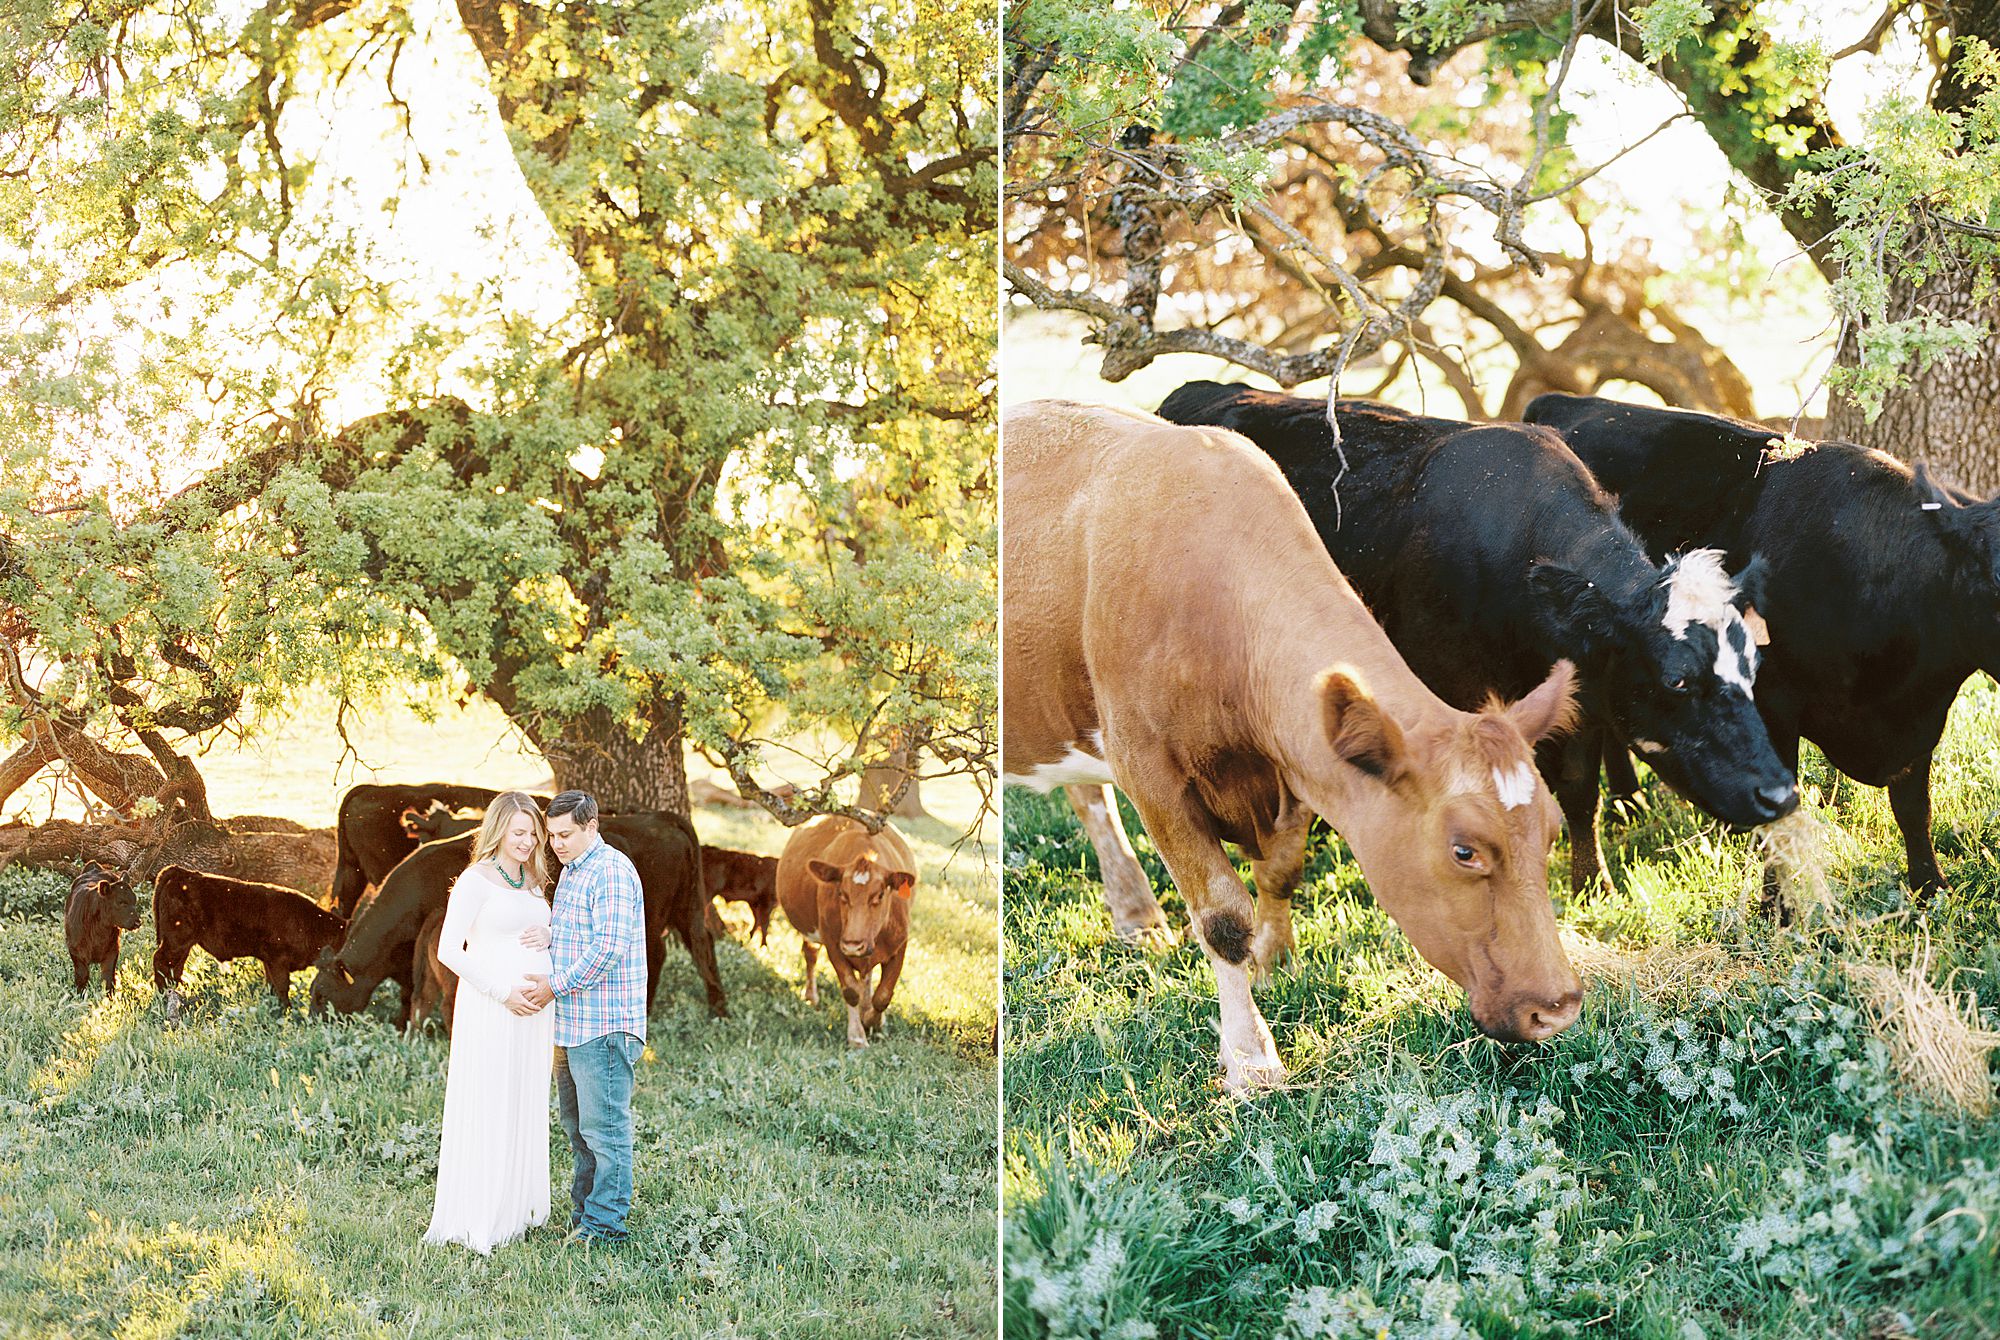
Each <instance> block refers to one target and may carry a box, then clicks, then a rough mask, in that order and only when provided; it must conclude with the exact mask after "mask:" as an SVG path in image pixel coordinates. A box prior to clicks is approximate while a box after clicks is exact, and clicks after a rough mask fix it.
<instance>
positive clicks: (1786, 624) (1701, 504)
mask: <svg viewBox="0 0 2000 1340" xmlns="http://www.w3.org/2000/svg"><path fill="white" fill-rule="evenodd" d="M1527 415H1528V418H1529V419H1531V420H1532V421H1534V422H1536V423H1542V424H1547V425H1549V426H1550V427H1552V428H1554V429H1556V430H1557V431H1558V432H1560V433H1561V434H1562V435H1563V438H1564V440H1565V441H1567V442H1568V443H1569V445H1570V448H1571V449H1572V450H1574V451H1575V452H1576V454H1577V455H1578V456H1579V457H1581V458H1582V460H1583V462H1584V464H1586V465H1588V466H1589V467H1590V468H1591V470H1592V472H1594V473H1595V474H1596V475H1597V477H1598V479H1599V480H1600V481H1601V482H1602V483H1603V485H1604V487H1605V488H1606V489H1608V490H1610V491H1611V492H1612V493H1613V494H1615V495H1617V498H1618V511H1619V515H1620V516H1621V517H1623V518H1624V520H1625V523H1626V524H1627V525H1629V526H1631V527H1632V529H1633V530H1635V531H1636V532H1638V534H1639V537H1640V539H1641V540H1643V541H1644V542H1645V544H1646V546H1647V548H1649V549H1651V550H1653V551H1654V552H1656V553H1664V552H1671V551H1673V550H1677V549H1682V548H1686V547H1688V546H1690V545H1709V546H1712V547H1714V548H1717V549H1720V550H1722V551H1724V552H1725V553H1727V554H1729V555H1730V556H1731V557H1732V558H1733V559H1736V560H1739V561H1740V560H1741V558H1742V556H1744V555H1747V554H1750V553H1753V552H1754V553H1758V554H1761V555H1763V557H1764V559H1765V560H1766V562H1767V563H1768V564H1769V573H1768V575H1767V576H1766V578H1765V582H1764V600H1763V603H1762V604H1761V605H1760V606H1759V608H1760V609H1761V610H1762V611H1763V614H1764V619H1765V621H1766V623H1767V624H1768V625H1769V627H1770V646H1769V647H1767V648H1766V649H1765V651H1764V659H1763V666H1762V668H1761V669H1760V671H1759V673H1758V676H1757V708H1758V710H1759V711H1760V712H1761V713H1762V714H1763V717H1764V721H1765V724H1766V725H1767V726H1768V727H1769V729H1770V734H1771V740H1772V743H1773V744H1774V745H1775V746H1776V747H1777V750H1778V755H1779V757H1780V758H1781V759H1783V760H1784V762H1785V764H1786V765H1787V766H1788V767H1791V768H1796V767H1797V764H1798V751H1799V740H1800V739H1801V738H1803V739H1807V740H1811V741H1812V742H1813V743H1814V744H1816V745H1818V746H1819V747H1820V749H1821V750H1822V751H1823V752H1824V753H1825V754H1826V757H1827V761H1828V762H1830V763H1832V764H1833V766H1834V767H1836V768H1838V769H1839V770H1840V771H1842V772H1844V773H1846V774H1847V775H1848V776H1849V777H1852V778H1854V779H1855V780H1856V781H1858V782H1862V783H1865V784H1867V785H1869V786H1886V787H1887V788H1888V789H1889V806H1890V808H1891V809H1892V810H1893V811H1894V813H1895V816H1896V824H1897V827H1898V828H1900V829H1901V830H1902V834H1903V845H1904V851H1905V855H1906V858H1907V861H1908V872H1909V880H1910V886H1911V887H1912V889H1914V890H1916V891H1918V892H1919V893H1929V892H1933V891H1936V890H1940V889H1942V888H1944V887H1945V883H1944V876H1943V875H1942V873H1941V872H1940V871H1939V869H1938V862H1937V851H1936V849H1935V847H1934V846H1933V845H1932V841H1931V793H1930V775H1931V755H1932V753H1933V752H1934V751H1935V750H1936V748H1937V743H1938V739H1939V737H1940V736H1941V735H1942V734H1943V733H1944V725H1945V717H1946V715H1947V714H1948V713H1949V712H1950V711H1951V704H1952V701H1953V700H1954V699H1955V698H1956V697H1957V696H1958V690H1959V686H1960V685H1961V684H1963V683H1964V682H1965V679H1966V677H1967V676H1968V675H1970V674H1972V673H1973V672H1974V671H1975V670H1985V671H1986V672H1987V673H1988V674H1994V673H1996V672H2000V500H1991V501H1984V502H1982V501H1980V500H1978V499H1976V498H1974V497H1972V496H1971V495H1969V494H1967V493H1965V492H1963V491H1961V490H1958V489H1955V488H1947V487H1942V486H1940V485H1939V484H1937V483H1936V482H1935V481H1933V480H1932V479H1931V478H1930V477H1929V476H1928V475H1926V474H1925V472H1924V470H1923V468H1922V467H1921V466H1919V467H1917V468H1916V469H1915V470H1914V471H1913V470H1912V469H1911V468H1910V467H1909V466H1906V465H1904V464H1903V463H1902V462H1901V461H1899V460H1896V459H1895V458H1894V457H1892V456H1888V455H1885V454H1883V453H1882V452H1879V451H1873V450H1870V449H1868V448H1865V447H1858V446H1854V445H1852V444H1851V443H1846V442H1822V443H1818V444H1812V445H1808V446H1806V447H1805V448H1804V449H1802V450H1801V449H1797V448H1777V449H1773V444H1774V442H1776V440H1777V439H1778V438H1779V437H1780V436H1781V434H1779V433H1778V432H1777V431H1776V430H1774V429H1770V428H1765V427H1763V426H1761V425H1758V424H1750V423H1740V422H1737V421H1736V420H1733V419H1724V418H1718V417H1716V416H1714V415H1709V414H1696V413H1691V412H1689V411H1686V410H1673V409H1658V408H1653V407H1649V406H1644V405H1626V404H1621V403H1619V402H1618V401H1615V400H1605V399H1602V398H1601V397H1597V396H1571V395H1544V396H1540V397H1537V398H1536V399H1535V400H1534V401H1533V402H1531V403H1530V404H1529V406H1528V411H1527Z"/></svg>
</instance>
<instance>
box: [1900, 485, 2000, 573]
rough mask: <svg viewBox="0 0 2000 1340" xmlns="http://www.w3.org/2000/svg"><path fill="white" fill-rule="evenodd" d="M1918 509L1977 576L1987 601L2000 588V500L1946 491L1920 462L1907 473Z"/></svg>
mask: <svg viewBox="0 0 2000 1340" xmlns="http://www.w3.org/2000/svg"><path fill="white" fill-rule="evenodd" d="M1910 488H1911V489H1912V491H1914V492H1915V493H1916V495H1917V506H1918V507H1919V508H1920V509H1921V510H1922V511H1925V512H1928V513H1929V514H1930V516H1931V519H1932V521H1933V523H1934V524H1935V525H1936V526H1937V527H1938V530H1939V531H1940V532H1941V533H1942V534H1943V536H1944V540H1945V543H1946V545H1948V546H1949V547H1950V548H1951V549H1952V551H1953V552H1955V553H1956V554H1958V555H1959V558H1960V561H1961V562H1964V563H1966V564H1967V565H1968V566H1970V567H1971V568H1972V570H1973V571H1974V572H1975V573H1977V574H1978V579H1979V581H1980V583H1981V584H1982V585H1983V586H1984V587H1985V589H1986V591H1987V593H1988V596H1989V598H1990V597H1991V594H1992V592H1993V591H1994V590H1995V589H1996V588H2000V498H1995V499H1992V500H1991V501H1988V502H1976V501H1971V500H1969V499H1967V498H1965V497H1964V496H1962V495H1960V494H1959V493H1957V492H1955V491H1954V490H1951V489H1948V488H1945V487H1944V486H1943V485H1941V484H1939V483H1938V482H1937V481H1936V480H1935V479H1932V478H1931V472H1930V471H1929V470H1927V469H1926V468H1924V465H1923V463H1922V462H1918V464H1917V465H1916V467H1915V468H1914V469H1913V470H1912V471H1911V472H1910Z"/></svg>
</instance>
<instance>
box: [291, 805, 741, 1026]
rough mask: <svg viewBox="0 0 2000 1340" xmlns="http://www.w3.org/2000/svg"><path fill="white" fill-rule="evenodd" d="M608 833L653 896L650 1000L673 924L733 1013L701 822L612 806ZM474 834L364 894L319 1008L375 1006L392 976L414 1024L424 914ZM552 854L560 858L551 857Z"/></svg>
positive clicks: (717, 999)
mask: <svg viewBox="0 0 2000 1340" xmlns="http://www.w3.org/2000/svg"><path fill="white" fill-rule="evenodd" d="M598 831H599V832H600V833H602V834H603V837H604V840H605V841H606V842H609V843H610V844H611V845H612V846H614V847H616V848H618V850H620V851H622V852H624V853H625V854H626V855H627V856H629V857H631V858H632V864H633V865H634V866H636V867H637V868H638V871H639V883H640V886H641V888H642V889H643V890H644V892H645V900H646V1004H647V1008H648V1009H650V1008H651V1007H652V1001H653V993H654V991H655V990H656V989H657V988H658V986H659V980H660V965H661V964H662V962H663V961H664V960H665V958H666V933H667V931H668V930H669V929H671V930H672V931H673V932H674V933H675V934H676V935H678V936H679V937H680V940H681V943H682V944H683V945H685V946H686V947H687V951H688V955H689V957H691V958H693V959H694V964H695V971H696V972H697V973H699V974H700V976H701V980H702V985H703V986H704V987H705V988H706V989H707V992H708V1008H709V1012H710V1013H712V1014H714V1015H716V1016H718V1017H723V1016H727V1015H728V1013H729V1006H728V1003H727V1001H726V999H725V998H724V996H723V992H722V977H721V972H720V970H719V969H718V968H717V966H716V962H715V939H714V936H713V935H712V934H711V932H710V931H709V929H708V924H707V921H706V919H705V915H704V912H705V909H706V907H707V905H708V900H707V899H706V898H705V897H703V896H702V887H701V845H700V843H699V842H698V841H697V840H696V839H695V834H694V826H693V825H692V824H690V823H689V822H688V821H687V820H686V819H684V818H682V817H681V816H680V815H678V814H672V813H667V812H664V811H663V812H658V813H649V814H618V815H607V816H605V817H604V818H602V819H601V820H600V821H599V830H598ZM473 837H474V835H473V834H471V833H466V834H463V835H461V836H459V837H455V838H445V839H442V840H439V841H436V842H426V843H424V844H423V845H422V846H421V847H418V848H417V849H416V850H415V851H414V852H412V853H410V855H409V856H408V857H406V858H404V860H403V861H402V862H401V863H400V864H398V865H397V866H396V868H395V869H394V870H391V871H390V872H389V873H388V875H386V876H385V877H384V878H383V880H382V883H381V886H380V887H379V888H378V889H377V890H376V891H375V893H374V894H372V895H371V896H369V897H368V898H367V899H365V900H363V902H362V903H361V906H360V907H358V908H357V909H356V910H355V913H354V919H353V920H352V921H351V922H350V923H349V924H348V927H347V937H346V939H345V940H343V941H342V942H341V944H340V947H339V949H338V950H337V951H336V952H335V954H334V955H333V958H332V962H331V963H330V964H329V965H328V966H327V967H325V968H322V969H321V971H320V973H319V975H318V976H317V977H316V978H314V979H313V990H312V1011H313V1013H314V1014H319V1013H321V1012H322V1011H324V1010H325V1009H326V1007H327V1006H329V1005H331V1006H332V1007H333V1008H334V1009H336V1010H338V1011H340V1012H341V1013H342V1014H354V1013H357V1012H358V1011H361V1010H364V1009H366V1008H367V1007H368V1002H369V1001H370V1000H371V999H372V998H373V997H374V995H375V989H376V988H377V987H379V986H380V985H381V984H382V983H383V982H384V981H396V982H398V983H400V984H401V985H402V988H403V1005H402V1008H401V1010H400V1012H399V1013H398V1015H397V1019H396V1022H397V1023H398V1024H407V1023H408V1022H409V1018H410V1007H411V1005H412V1003H413V1002H414V1000H415V997H416V988H415V980H414V973H413V970H412V965H413V963H414V961H415V957H416V954H415V951H416V946H417V937H418V936H419V935H420V934H421V933H422V930H423V926H424V920H425V918H427V917H429V916H430V915H431V913H433V912H435V911H438V910H440V909H442V908H443V907H444V905H445V903H446V901H447V900H448V899H449V897H450V894H451V886H452V882H453V881H454V880H456V879H457V878H458V875H459V872H460V871H462V870H464V869H465V867H466V866H467V864H469V863H470V861H471V858H472V841H473ZM551 859H553V858H551Z"/></svg>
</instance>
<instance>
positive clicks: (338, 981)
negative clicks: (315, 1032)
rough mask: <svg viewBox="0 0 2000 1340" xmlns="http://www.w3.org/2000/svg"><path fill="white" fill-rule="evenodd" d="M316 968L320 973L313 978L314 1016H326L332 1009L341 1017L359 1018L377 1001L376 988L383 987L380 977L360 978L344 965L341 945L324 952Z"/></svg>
mask: <svg viewBox="0 0 2000 1340" xmlns="http://www.w3.org/2000/svg"><path fill="white" fill-rule="evenodd" d="M313 966H314V967H316V968H318V969H319V971H318V972H317V973H316V974H314V976H313V984H312V1004H311V1007H310V1011H309V1012H310V1013H311V1014H312V1015H314V1016H318V1015H322V1014H325V1013H326V1010H327V1007H328V1006H329V1005H330V1006H332V1007H333V1008H334V1010H335V1011H337V1012H338V1013H341V1014H359V1013H361V1011H363V1010H365V1009H367V1008H368V1002H369V1001H371V1000H373V999H374V998H375V988H376V987H378V986H380V985H382V979H381V978H380V977H379V976H372V975H369V974H366V973H363V974H360V975H358V976H357V975H356V974H355V972H354V971H353V970H352V969H350V968H349V967H348V966H347V964H345V963H344V962H342V961H341V957H340V946H339V945H337V944H333V945H328V946H327V947H326V948H325V949H323V950H322V951H320V956H319V958H318V960H317V961H316V962H315V963H314V965H313Z"/></svg>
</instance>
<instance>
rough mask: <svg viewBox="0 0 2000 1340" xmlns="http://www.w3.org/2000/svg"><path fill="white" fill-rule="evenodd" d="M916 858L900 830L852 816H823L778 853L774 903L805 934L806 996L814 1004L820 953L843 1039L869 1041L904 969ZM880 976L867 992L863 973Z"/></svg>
mask: <svg viewBox="0 0 2000 1340" xmlns="http://www.w3.org/2000/svg"><path fill="white" fill-rule="evenodd" d="M916 887H917V862H916V858H915V857H913V856H911V855H910V846H909V844H908V843H907V842H904V841H903V837H902V834H900V833H898V832H897V831H896V830H895V829H893V828H889V827H886V826H885V827H884V828H883V829H882V831H881V832H880V833H872V834H871V833H870V832H869V831H868V830H867V829H866V828H864V827H862V826H861V825H860V824H858V823H856V822H855V821H854V820H852V819H848V818H845V817H843V816H840V815H836V814H823V815H821V816H820V817H819V818H817V819H814V820H812V821H811V822H809V823H805V824H802V825H800V826H799V827H798V828H796V829H794V830H793V831H792V836H791V838H790V839H789V840H788V841H787V842H786V843H785V854H784V855H783V856H781V857H779V858H778V901H779V902H780V903H782V904H784V908H785V917H786V919H787V920H789V921H790V922H791V923H792V925H794V926H796V927H797V928H798V932H799V934H800V935H801V936H803V937H804V944H803V945H802V946H801V948H802V950H803V952H804V954H805V960H806V1000H807V1002H808V1003H809V1004H813V1005H817V1004H818V1003H819V977H818V970H819V950H820V949H822V948H824V949H825V950H826V961H827V963H828V965H829V966H831V967H832V969H833V975H834V976H835V977H836V978H838V979H839V981H840V994H841V998H842V999H844V1000H845V1001H846V1002H847V1040H848V1042H849V1043H850V1044H852V1045H853V1046H856V1047H866V1046H867V1045H868V1034H869V1031H870V1030H872V1029H875V1028H879V1027H880V1026H881V1023H882V1015H883V1013H884V1012H885V1011H886V1010H887V1009H888V1008H889V998H890V997H891V996H893V995H895V993H896V979H897V978H898V977H900V976H902V973H903V951H904V950H905V949H907V948H908V947H909V943H910V896H911V895H912V894H913V893H915V892H916ZM877 967H880V968H881V969H882V976H881V978H880V980H879V981H878V982H877V983H876V986H875V990H874V992H873V994H872V995H871V994H870V993H869V990H868V978H869V976H870V975H871V974H872V973H873V972H874V971H875V969H876V968H877Z"/></svg>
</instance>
